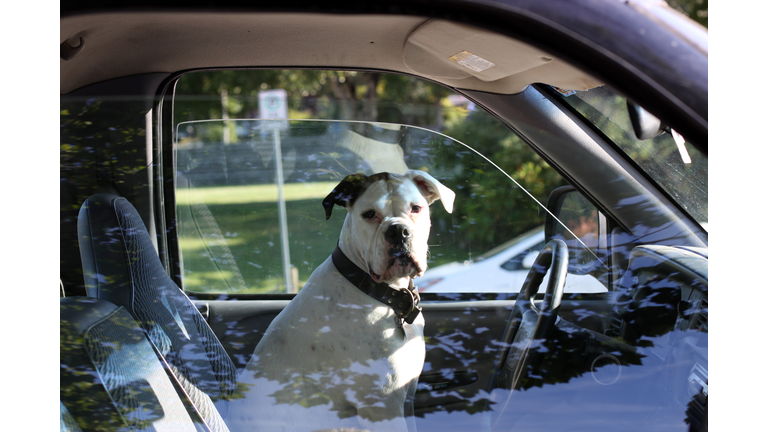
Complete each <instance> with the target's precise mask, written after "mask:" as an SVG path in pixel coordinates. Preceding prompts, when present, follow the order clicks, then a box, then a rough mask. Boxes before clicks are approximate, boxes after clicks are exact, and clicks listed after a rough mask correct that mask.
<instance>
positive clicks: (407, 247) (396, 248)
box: [384, 224, 413, 265]
mask: <svg viewBox="0 0 768 432" xmlns="http://www.w3.org/2000/svg"><path fill="white" fill-rule="evenodd" d="M412 239H413V232H412V230H411V229H410V228H409V227H408V226H407V225H405V224H392V225H390V226H389V228H387V230H386V231H385V232H384V240H386V241H387V242H388V243H389V244H390V245H391V246H392V247H391V248H390V249H389V250H388V251H387V253H388V254H389V256H390V257H391V258H392V259H393V261H390V265H392V263H394V260H397V261H399V262H400V265H405V264H407V263H410V262H413V257H412V256H411V254H412V253H413V250H412V247H411V240H412Z"/></svg>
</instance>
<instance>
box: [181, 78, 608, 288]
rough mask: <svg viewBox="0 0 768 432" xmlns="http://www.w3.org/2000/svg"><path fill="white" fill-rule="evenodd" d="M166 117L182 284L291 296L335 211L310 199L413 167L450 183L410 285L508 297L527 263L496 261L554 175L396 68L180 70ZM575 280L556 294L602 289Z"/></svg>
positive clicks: (520, 245) (519, 242)
mask: <svg viewBox="0 0 768 432" xmlns="http://www.w3.org/2000/svg"><path fill="white" fill-rule="evenodd" d="M269 118H276V119H281V120H279V121H267V120H265V119H269ZM174 119H175V121H174V125H175V131H174V132H175V144H174V145H175V160H176V184H177V197H176V199H177V215H178V227H179V245H180V252H181V258H182V267H183V284H184V288H185V289H186V290H189V291H193V292H220V293H285V292H296V291H297V290H298V289H300V288H301V286H302V285H303V283H304V282H305V281H306V280H307V278H308V277H309V275H310V274H311V272H312V271H313V270H314V269H315V268H316V267H317V266H318V265H319V264H321V263H322V262H323V261H324V260H325V259H327V258H328V256H329V255H330V253H331V252H332V250H333V248H334V247H335V244H336V241H337V239H338V234H339V231H340V229H341V225H342V222H343V215H344V211H343V210H341V209H340V210H341V211H338V212H335V213H334V214H333V216H332V217H331V218H330V220H327V221H326V220H325V213H324V210H323V208H322V205H321V201H322V199H323V198H324V197H325V196H326V195H328V193H330V191H331V190H332V189H333V187H334V186H335V185H336V184H338V182H339V181H341V180H342V179H343V178H344V177H345V176H346V175H349V174H353V173H357V172H360V173H363V174H367V175H370V174H374V173H377V172H382V171H389V172H397V173H403V172H405V171H406V170H408V169H418V170H422V171H425V172H428V173H430V174H431V175H432V176H434V177H435V178H437V179H438V180H440V181H441V182H443V183H444V184H445V185H446V186H448V187H449V188H450V189H452V190H453V191H454V192H455V193H456V203H455V206H454V211H453V213H452V214H448V213H447V212H445V211H444V209H443V208H442V206H440V205H439V204H434V205H432V206H431V220H432V228H431V233H430V239H429V250H430V255H429V261H428V266H429V268H428V270H427V272H426V274H425V275H424V276H423V277H422V278H418V279H417V280H416V283H417V285H418V286H419V287H420V289H421V290H422V292H435V293H437V292H443V293H445V292H465V293H467V292H477V293H483V292H496V293H516V292H517V291H519V289H520V287H521V286H522V283H523V281H524V280H525V276H526V275H527V273H528V268H525V267H524V266H523V261H525V262H528V261H530V260H523V259H520V264H519V265H518V266H517V267H514V266H510V264H509V262H510V261H511V260H514V259H515V258H516V257H519V256H520V255H521V254H524V253H525V252H535V251H536V250H540V246H539V245H540V244H541V243H542V242H543V240H544V228H543V224H544V217H545V214H546V211H545V210H544V209H543V207H542V205H541V204H540V203H544V202H546V199H547V196H548V194H549V192H550V191H551V190H553V189H555V188H557V187H559V186H563V185H565V184H566V183H565V181H564V180H563V179H562V177H561V176H559V175H558V174H557V173H556V172H555V171H554V170H553V169H552V168H551V167H549V166H548V165H547V164H546V163H545V162H543V161H542V160H541V159H540V158H539V157H538V156H537V155H536V154H535V153H534V152H533V151H532V150H531V149H530V148H529V147H528V146H527V145H526V144H525V143H524V142H523V140H521V139H520V138H519V137H518V136H517V135H515V134H514V133H512V132H511V131H510V130H509V129H508V128H507V127H505V126H504V125H503V124H501V123H500V122H499V121H498V120H497V119H495V118H494V117H492V116H490V115H489V114H487V113H485V112H484V111H481V110H478V109H476V108H475V107H474V105H473V104H472V103H471V102H470V101H468V100H466V99H465V98H464V97H462V96H460V95H458V94H454V93H451V92H449V91H448V90H446V89H445V88H443V87H440V86H437V85H434V84H432V83H429V82H426V81H422V80H417V79H414V78H411V77H405V76H400V75H390V74H379V73H359V72H339V71H217V72H199V73H190V74H187V75H184V76H182V77H181V78H180V80H179V82H178V84H177V86H176V93H175V98H174ZM282 119H284V120H282ZM278 173H281V175H278ZM523 258H524V257H523ZM575 281H576V278H575V279H574V282H573V283H570V284H569V285H567V286H566V291H567V292H600V291H605V290H606V288H605V286H604V285H602V284H600V282H597V280H595V279H594V278H592V280H591V281H589V282H591V283H587V284H585V283H583V282H579V283H576V282H575ZM544 285H545V284H542V286H544Z"/></svg>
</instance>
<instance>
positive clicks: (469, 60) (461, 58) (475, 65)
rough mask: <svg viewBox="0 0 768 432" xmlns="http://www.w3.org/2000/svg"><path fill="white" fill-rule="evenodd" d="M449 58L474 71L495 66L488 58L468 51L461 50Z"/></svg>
mask: <svg viewBox="0 0 768 432" xmlns="http://www.w3.org/2000/svg"><path fill="white" fill-rule="evenodd" d="M449 60H451V61H455V62H456V63H458V64H460V65H462V66H464V67H466V68H469V69H472V70H473V71H475V72H482V71H484V70H487V69H490V68H492V67H494V66H496V64H495V63H491V62H489V61H488V60H486V59H484V58H482V57H479V56H476V55H474V54H472V53H471V52H469V51H462V52H460V53H458V54H454V55H452V56H451V57H449Z"/></svg>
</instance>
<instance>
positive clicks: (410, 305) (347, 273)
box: [331, 242, 421, 327]
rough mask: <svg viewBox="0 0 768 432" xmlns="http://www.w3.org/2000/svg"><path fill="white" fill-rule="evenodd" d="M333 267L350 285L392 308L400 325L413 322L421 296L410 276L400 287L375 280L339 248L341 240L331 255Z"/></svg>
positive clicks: (417, 313)
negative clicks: (405, 284)
mask: <svg viewBox="0 0 768 432" xmlns="http://www.w3.org/2000/svg"><path fill="white" fill-rule="evenodd" d="M331 259H332V261H333V265H334V267H336V270H337V271H338V272H339V273H341V275H342V276H343V277H344V278H345V279H346V280H347V281H348V282H349V283H351V284H352V285H354V286H355V287H356V288H358V289H359V290H360V291H362V292H364V293H365V294H367V295H368V296H370V297H372V298H374V299H376V300H378V301H379V302H381V303H382V304H384V305H386V306H389V307H390V308H392V310H394V312H395V317H396V322H397V323H398V326H400V327H402V326H403V323H404V322H406V323H408V324H413V321H414V320H415V319H416V317H418V315H419V313H421V306H419V303H420V301H421V298H420V296H419V291H418V289H417V288H416V286H414V285H413V280H412V279H411V278H406V279H407V280H408V285H407V286H406V287H405V288H404V289H402V288H397V287H395V286H392V285H389V284H387V283H384V282H375V281H374V280H373V278H372V277H371V276H370V274H368V272H366V271H364V270H363V269H362V268H360V266H359V265H357V264H355V263H354V262H353V261H352V260H351V259H350V258H349V257H348V256H347V255H346V254H345V253H344V252H343V251H342V249H341V242H339V245H338V246H336V249H335V250H334V251H333V254H332V255H331Z"/></svg>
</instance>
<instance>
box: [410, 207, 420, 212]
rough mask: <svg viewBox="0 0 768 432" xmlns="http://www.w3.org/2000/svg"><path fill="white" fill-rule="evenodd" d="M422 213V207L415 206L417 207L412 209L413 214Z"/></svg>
mask: <svg viewBox="0 0 768 432" xmlns="http://www.w3.org/2000/svg"><path fill="white" fill-rule="evenodd" d="M420 211H421V206H417V205H415V206H413V207H411V213H418V212H420Z"/></svg>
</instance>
